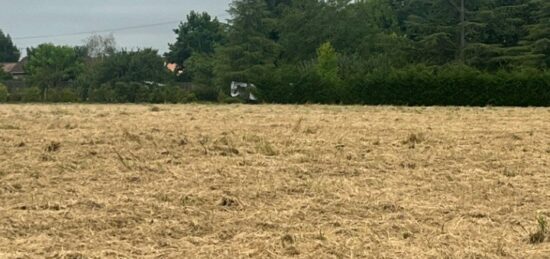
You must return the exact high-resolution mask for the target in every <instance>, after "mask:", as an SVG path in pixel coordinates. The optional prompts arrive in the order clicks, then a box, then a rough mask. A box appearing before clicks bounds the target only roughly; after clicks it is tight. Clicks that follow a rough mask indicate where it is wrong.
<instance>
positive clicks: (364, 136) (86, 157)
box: [0, 105, 550, 259]
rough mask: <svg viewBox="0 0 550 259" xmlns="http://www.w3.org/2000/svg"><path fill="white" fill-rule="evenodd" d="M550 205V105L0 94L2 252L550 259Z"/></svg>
mask: <svg viewBox="0 0 550 259" xmlns="http://www.w3.org/2000/svg"><path fill="white" fill-rule="evenodd" d="M537 219H546V220H547V221H550V109H543V108H540V109H535V108H525V109H515V108H401V107H359V106H357V107H355V106H352V107H339V106H315V105H311V106H276V105H273V106H271V105H266V106H245V105H230V106H222V105H220V106H217V105H159V106H146V105H1V106H0V258H71V259H77V258H550V235H549V234H548V233H543V231H542V230H541V228H542V227H541V225H544V224H543V222H542V221H541V222H540V224H539V222H537ZM549 228H550V227H549Z"/></svg>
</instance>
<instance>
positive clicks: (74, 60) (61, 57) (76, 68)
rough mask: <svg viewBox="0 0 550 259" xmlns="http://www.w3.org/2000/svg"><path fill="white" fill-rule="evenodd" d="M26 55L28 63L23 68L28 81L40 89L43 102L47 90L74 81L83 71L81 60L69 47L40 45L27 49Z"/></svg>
mask: <svg viewBox="0 0 550 259" xmlns="http://www.w3.org/2000/svg"><path fill="white" fill-rule="evenodd" d="M28 53H29V62H28V64H27V65H26V67H25V69H26V70H27V72H28V74H29V77H28V80H29V81H30V83H31V84H32V85H34V86H37V87H39V88H40V90H41V94H42V96H43V98H44V100H46V99H47V95H48V89H50V88H54V87H57V86H60V85H61V84H62V83H63V82H67V81H72V80H74V79H76V77H77V76H78V75H79V74H80V72H81V71H82V69H83V63H82V60H81V59H80V58H79V57H78V55H77V53H76V51H75V50H74V48H71V47H67V46H56V45H53V44H42V45H39V46H38V47H37V48H32V49H29V50H28Z"/></svg>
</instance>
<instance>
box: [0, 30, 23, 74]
mask: <svg viewBox="0 0 550 259" xmlns="http://www.w3.org/2000/svg"><path fill="white" fill-rule="evenodd" d="M20 56H21V53H20V52H19V49H17V47H16V46H15V44H13V41H12V40H11V37H10V35H9V34H8V35H6V34H4V32H3V31H2V30H0V63H3V62H17V61H19V57H20ZM0 70H1V69H0ZM0 79H1V78H0Z"/></svg>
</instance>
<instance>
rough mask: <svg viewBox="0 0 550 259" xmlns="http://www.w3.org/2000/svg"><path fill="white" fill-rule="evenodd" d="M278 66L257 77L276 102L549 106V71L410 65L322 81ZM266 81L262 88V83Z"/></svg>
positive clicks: (263, 91) (262, 90) (267, 95)
mask: <svg viewBox="0 0 550 259" xmlns="http://www.w3.org/2000/svg"><path fill="white" fill-rule="evenodd" d="M297 71H298V70H295V71H292V70H291V69H290V70H289V69H288V68H284V69H283V68H281V69H280V70H279V71H276V72H274V73H273V75H272V76H270V77H268V78H267V79H265V80H264V82H262V84H261V85H260V86H261V87H260V93H261V96H262V97H263V98H264V100H266V101H268V102H275V103H324V104H327V103H328V104H330V103H343V104H368V105H411V106H433V105H441V106H450V105H453V106H488V105H492V106H550V71H540V70H533V69H524V70H515V71H500V72H495V73H488V72H483V71H479V70H476V69H474V68H471V67H468V66H464V65H449V66H444V67H427V66H418V65H417V66H410V67H407V68H404V69H399V70H390V71H373V72H370V73H365V74H360V75H352V76H350V77H348V78H343V79H342V80H340V81H339V82H324V81H323V80H322V78H321V77H320V76H319V75H317V74H316V73H315V72H313V71H312V70H311V69H309V70H308V69H306V70H302V71H299V72H297ZM266 86H267V87H266Z"/></svg>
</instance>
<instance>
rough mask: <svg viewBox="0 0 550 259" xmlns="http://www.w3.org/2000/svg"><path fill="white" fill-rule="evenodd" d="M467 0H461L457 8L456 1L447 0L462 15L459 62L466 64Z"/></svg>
mask: <svg viewBox="0 0 550 259" xmlns="http://www.w3.org/2000/svg"><path fill="white" fill-rule="evenodd" d="M465 1H466V0H460V6H457V4H456V3H455V2H454V0H447V2H449V4H451V5H452V6H453V7H454V8H455V9H456V11H457V12H458V13H459V15H460V23H459V27H460V46H459V56H458V58H459V61H460V62H462V63H464V61H465V57H464V49H466V7H465V3H464V2H465Z"/></svg>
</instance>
